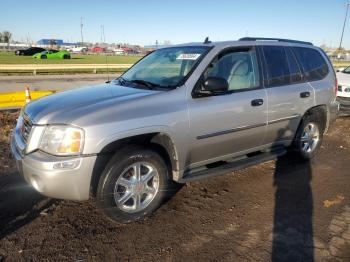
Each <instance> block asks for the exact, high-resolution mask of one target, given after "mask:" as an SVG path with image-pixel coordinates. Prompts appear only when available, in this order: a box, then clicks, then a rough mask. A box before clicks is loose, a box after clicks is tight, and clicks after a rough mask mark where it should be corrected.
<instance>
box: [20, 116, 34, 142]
mask: <svg viewBox="0 0 350 262" xmlns="http://www.w3.org/2000/svg"><path fill="white" fill-rule="evenodd" d="M32 126H33V124H32V123H31V122H30V120H29V119H28V118H27V117H23V126H22V128H21V135H22V137H23V140H24V141H25V142H27V140H28V137H29V135H30V131H31V130H32Z"/></svg>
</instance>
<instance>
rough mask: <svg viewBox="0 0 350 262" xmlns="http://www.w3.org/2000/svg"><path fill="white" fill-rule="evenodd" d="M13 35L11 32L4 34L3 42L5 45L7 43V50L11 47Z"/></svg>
mask: <svg viewBox="0 0 350 262" xmlns="http://www.w3.org/2000/svg"><path fill="white" fill-rule="evenodd" d="M11 37H12V34H11V32H9V31H4V32H2V40H3V42H4V43H7V49H8V48H9V47H10V40H11Z"/></svg>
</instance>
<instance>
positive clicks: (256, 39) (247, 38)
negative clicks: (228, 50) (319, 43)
mask: <svg viewBox="0 0 350 262" xmlns="http://www.w3.org/2000/svg"><path fill="white" fill-rule="evenodd" d="M238 41H278V42H285V43H294V44H302V45H313V44H312V43H311V42H304V41H299V40H291V39H283V38H268V37H243V38H240V39H239V40H238Z"/></svg>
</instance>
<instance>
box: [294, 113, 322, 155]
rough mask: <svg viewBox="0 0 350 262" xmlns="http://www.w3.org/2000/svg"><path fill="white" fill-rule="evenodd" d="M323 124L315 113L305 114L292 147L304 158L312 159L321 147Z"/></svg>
mask: <svg viewBox="0 0 350 262" xmlns="http://www.w3.org/2000/svg"><path fill="white" fill-rule="evenodd" d="M323 132H324V125H323V123H322V122H321V121H320V119H319V118H318V117H316V115H314V114H311V115H306V116H304V118H303V119H302V121H301V124H300V126H299V128H298V130H297V133H296V135H295V138H294V142H293V148H294V151H296V152H297V153H298V154H299V156H300V157H301V158H303V159H305V160H310V159H312V158H313V157H314V156H315V155H316V154H317V152H318V150H319V149H320V147H321V144H322V140H323Z"/></svg>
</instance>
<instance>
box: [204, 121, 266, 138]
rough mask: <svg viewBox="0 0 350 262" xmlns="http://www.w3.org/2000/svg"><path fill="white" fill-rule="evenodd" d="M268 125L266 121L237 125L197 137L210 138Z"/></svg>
mask: <svg viewBox="0 0 350 262" xmlns="http://www.w3.org/2000/svg"><path fill="white" fill-rule="evenodd" d="M266 125H267V124H266V123H261V124H255V125H249V126H241V127H237V128H232V129H227V130H221V131H216V132H213V133H209V134H204V135H200V136H197V139H198V140H201V139H206V138H210V137H215V136H221V135H226V134H230V133H235V132H239V131H243V130H248V129H252V128H257V127H261V126H266Z"/></svg>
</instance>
